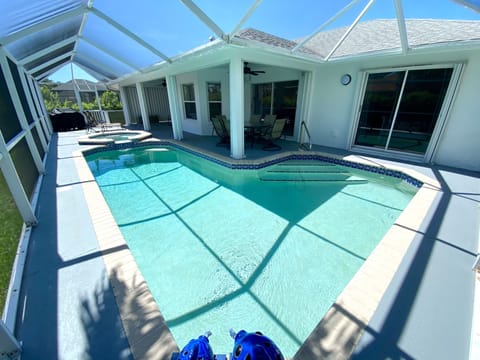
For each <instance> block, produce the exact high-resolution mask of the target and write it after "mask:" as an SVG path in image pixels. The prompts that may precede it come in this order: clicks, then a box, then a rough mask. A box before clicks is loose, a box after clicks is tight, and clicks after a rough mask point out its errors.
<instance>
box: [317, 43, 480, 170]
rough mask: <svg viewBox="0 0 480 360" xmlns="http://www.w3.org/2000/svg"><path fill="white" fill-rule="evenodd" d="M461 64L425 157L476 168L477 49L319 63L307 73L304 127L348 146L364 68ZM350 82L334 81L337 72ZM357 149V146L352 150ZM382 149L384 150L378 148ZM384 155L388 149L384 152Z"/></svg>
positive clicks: (479, 144)
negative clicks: (436, 134)
mask: <svg viewBox="0 0 480 360" xmlns="http://www.w3.org/2000/svg"><path fill="white" fill-rule="evenodd" d="M454 63H464V64H465V66H464V69H463V74H462V75H461V77H460V81H459V83H458V87H457V91H456V94H455V95H454V98H453V102H452V106H451V107H450V111H449V112H448V113H447V116H446V120H445V123H444V129H443V131H442V133H441V134H440V136H439V138H438V143H437V146H436V149H435V152H434V154H433V156H432V158H431V160H430V161H431V162H433V163H437V164H440V165H445V166H452V167H458V168H463V169H468V170H474V171H480V157H479V156H478V154H480V141H479V140H478V139H480V120H479V118H478V116H477V115H476V114H479V113H480V102H479V101H478V96H477V95H476V94H478V93H480V85H479V83H478V81H477V80H478V79H479V78H480V51H454V50H452V51H449V52H441V53H435V54H432V53H430V54H422V55H399V56H379V57H376V58H373V57H370V58H365V59H359V60H356V61H349V62H348V63H347V62H345V63H340V62H339V63H330V64H320V65H319V66H318V68H317V70H316V71H315V72H314V74H313V81H312V84H313V85H312V101H311V109H310V118H309V123H308V124H309V129H310V132H311V135H312V142H313V143H314V144H318V145H322V146H328V147H334V148H340V149H346V150H350V149H351V147H352V138H353V135H354V133H355V130H356V121H357V112H358V109H359V101H360V96H361V94H362V90H363V89H362V78H363V76H364V74H365V71H366V70H381V69H388V68H402V67H410V66H417V65H418V66H419V65H426V64H454ZM347 73H348V74H351V75H352V82H351V83H350V84H349V85H347V86H344V85H342V84H341V83H340V78H341V76H342V75H343V74H347ZM356 150H358V149H356ZM383 154H385V153H383ZM385 155H387V156H388V154H385Z"/></svg>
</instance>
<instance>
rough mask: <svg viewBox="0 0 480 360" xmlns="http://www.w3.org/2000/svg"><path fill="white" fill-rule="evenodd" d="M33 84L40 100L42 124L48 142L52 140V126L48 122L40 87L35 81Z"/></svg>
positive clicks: (48, 118)
mask: <svg viewBox="0 0 480 360" xmlns="http://www.w3.org/2000/svg"><path fill="white" fill-rule="evenodd" d="M34 84H35V89H36V91H37V94H38V98H39V99H40V100H41V101H40V106H41V108H42V113H43V124H44V126H45V127H46V129H47V130H48V131H46V133H48V138H49V141H50V139H51V138H52V134H53V126H52V123H51V121H50V116H49V115H48V111H47V108H46V106H45V101H44V99H43V95H42V89H41V88H40V85H39V84H38V82H36V81H35V83H34Z"/></svg>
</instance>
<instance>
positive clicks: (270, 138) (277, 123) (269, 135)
mask: <svg viewBox="0 0 480 360" xmlns="http://www.w3.org/2000/svg"><path fill="white" fill-rule="evenodd" d="M285 122H286V119H275V120H274V122H273V125H272V126H271V127H270V128H268V130H267V131H266V133H265V135H264V136H263V139H264V140H266V142H267V143H266V144H265V145H264V146H263V148H262V149H263V150H266V151H275V150H281V149H282V148H281V147H280V146H279V145H278V144H275V143H274V141H275V140H278V139H280V137H281V136H282V132H283V128H284V126H285Z"/></svg>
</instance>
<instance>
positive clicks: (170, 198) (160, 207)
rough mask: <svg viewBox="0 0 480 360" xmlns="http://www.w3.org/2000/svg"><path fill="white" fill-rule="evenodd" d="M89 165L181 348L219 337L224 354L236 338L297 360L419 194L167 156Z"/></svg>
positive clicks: (314, 170)
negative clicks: (253, 334) (260, 339)
mask: <svg viewBox="0 0 480 360" xmlns="http://www.w3.org/2000/svg"><path fill="white" fill-rule="evenodd" d="M87 160H88V161H89V165H90V168H91V170H92V172H93V173H94V175H95V176H96V179H97V182H98V184H99V186H100V187H101V189H102V192H103V193H104V196H105V198H106V200H107V202H108V203H109V205H110V207H111V210H112V213H113V214H114V216H115V218H116V221H117V223H118V224H119V226H120V228H121V230H122V233H123V235H124V237H125V239H126V240H127V243H128V245H129V247H130V249H131V251H132V253H133V254H134V256H135V259H136V261H137V263H138V265H139V267H140V269H141V271H142V273H143V275H144V277H145V278H146V280H147V282H148V285H149V287H150V290H151V291H152V293H153V295H154V297H155V299H156V301H157V303H158V305H159V307H160V310H161V311H162V314H163V315H164V317H165V318H166V320H167V323H168V325H169V327H170V330H171V331H172V333H173V335H174V337H175V339H176V341H177V343H178V344H179V346H180V347H181V346H183V345H184V344H185V343H186V342H187V341H188V340H189V339H190V338H192V337H196V336H198V335H199V334H201V333H203V332H205V330H212V331H213V333H214V335H213V336H212V337H211V343H212V346H213V348H214V351H215V352H217V353H221V352H228V351H231V345H232V342H231V339H229V337H228V329H229V328H230V327H233V328H235V329H241V328H246V329H247V330H262V331H263V332H264V333H266V334H267V335H269V336H270V337H272V338H273V339H274V340H275V341H276V342H277V343H278V344H279V346H280V348H281V349H282V351H283V352H284V353H285V355H287V356H292V355H293V354H294V353H295V351H296V350H297V349H298V347H299V346H300V344H301V343H302V342H303V340H304V339H305V338H306V337H307V336H308V334H309V333H310V332H311V331H312V329H313V328H314V327H315V325H316V324H317V322H318V321H319V320H320V319H321V318H322V317H323V315H324V314H325V312H326V311H327V309H328V308H329V306H330V305H331V304H332V303H333V302H334V301H335V299H336V297H337V296H338V295H339V293H340V292H341V291H342V289H343V288H344V287H345V285H346V284H347V283H348V281H349V280H350V278H351V277H352V276H353V275H354V274H355V272H356V271H357V270H358V268H359V267H360V266H361V264H362V263H363V262H364V261H365V259H366V258H367V257H368V255H369V254H370V252H371V251H372V250H373V248H374V247H375V246H376V244H377V243H378V242H379V241H380V239H381V238H382V236H383V234H385V232H386V231H387V230H388V229H389V228H390V226H391V225H392V224H393V222H394V220H395V219H396V217H397V216H398V215H399V213H400V212H401V211H402V209H403V208H404V207H405V206H406V204H407V203H408V202H409V201H410V199H411V198H412V196H413V194H414V193H415V188H413V187H411V186H409V185H407V184H405V182H403V181H401V180H400V179H395V178H390V177H380V176H376V175H374V174H371V173H367V172H363V171H358V170H353V169H351V168H345V167H343V166H338V165H332V164H326V163H323V162H318V161H307V162H306V163H305V162H303V164H302V165H301V166H300V165H299V164H298V161H296V160H295V161H293V160H290V161H287V162H283V163H279V164H273V165H272V166H270V167H266V168H263V169H260V170H230V169H226V168H224V167H222V166H219V165H216V164H213V163H211V162H209V161H205V160H203V159H200V158H198V157H195V156H192V155H191V154H188V153H184V152H182V151H175V152H173V151H168V149H164V148H139V149H134V150H128V151H119V152H104V153H97V154H93V155H90V156H88V158H87ZM295 168H297V169H298V170H299V171H297V172H292V169H295ZM232 171H233V172H232ZM207 175H208V177H207ZM240 175H241V176H240ZM120 193H123V195H122V196H117V195H118V194H120ZM365 234H368V236H367V238H366V239H365V238H364V237H363V235H365Z"/></svg>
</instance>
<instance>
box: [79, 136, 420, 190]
mask: <svg viewBox="0 0 480 360" xmlns="http://www.w3.org/2000/svg"><path fill="white" fill-rule="evenodd" d="M155 146H158V147H164V146H166V147H174V148H177V149H180V150H183V151H186V152H189V153H191V154H193V155H196V156H198V157H201V158H203V159H206V160H209V161H212V162H214V163H216V164H219V165H221V166H224V167H226V168H230V169H238V170H258V169H262V168H265V167H267V166H271V165H274V164H277V163H279V162H282V161H288V160H319V161H323V162H326V163H331V164H335V165H342V166H346V167H350V168H354V169H358V170H364V171H368V172H371V173H375V174H379V175H385V176H390V177H394V178H398V179H401V180H402V181H405V182H407V183H408V184H410V185H413V186H415V187H416V188H421V187H422V185H423V181H420V180H418V179H417V178H415V177H413V176H411V175H408V174H406V173H404V172H402V171H399V170H395V169H390V168H387V167H385V166H380V165H369V164H365V163H360V162H355V161H349V160H345V159H343V158H338V157H335V156H331V155H330V156H329V155H325V154H321V153H316V152H311V153H297V152H295V153H288V152H287V153H282V154H279V155H278V156H275V157H274V158H273V159H269V160H261V159H260V160H258V161H254V162H252V161H251V160H234V159H231V160H230V161H226V160H222V159H220V158H219V157H218V156H215V155H212V154H208V153H204V152H201V151H199V149H192V148H190V147H188V146H185V145H183V144H182V145H180V144H178V143H176V142H172V141H155V140H154V141H147V142H132V143H115V144H111V145H109V146H108V147H100V148H94V149H90V150H86V151H85V152H84V155H85V156H88V155H90V154H94V153H96V152H101V151H105V150H122V149H129V148H141V147H155Z"/></svg>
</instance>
